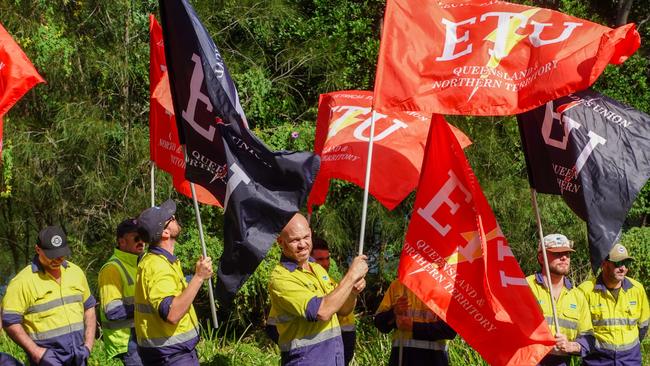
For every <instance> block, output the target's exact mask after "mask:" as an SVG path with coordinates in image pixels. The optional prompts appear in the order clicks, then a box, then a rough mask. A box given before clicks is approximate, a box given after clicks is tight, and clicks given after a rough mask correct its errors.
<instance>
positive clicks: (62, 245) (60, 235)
mask: <svg viewBox="0 0 650 366" xmlns="http://www.w3.org/2000/svg"><path fill="white" fill-rule="evenodd" d="M36 245H37V246H38V247H39V248H41V249H42V250H43V253H45V256H46V257H48V258H50V259H54V258H58V257H67V256H69V255H70V254H71V252H70V247H68V239H67V238H66V236H65V232H63V229H61V228H60V227H58V226H48V227H46V228H44V229H43V230H41V231H40V232H39V233H38V240H37V241H36Z"/></svg>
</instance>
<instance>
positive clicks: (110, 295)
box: [98, 265, 133, 320]
mask: <svg viewBox="0 0 650 366" xmlns="http://www.w3.org/2000/svg"><path fill="white" fill-rule="evenodd" d="M98 282H99V302H100V303H101V306H102V310H104V314H105V315H106V318H107V319H108V320H122V319H128V318H129V309H127V307H128V305H127V304H125V303H124V299H123V288H122V276H121V275H120V272H119V270H118V269H117V267H116V266H114V265H106V266H104V268H102V270H101V271H100V272H99V279H98ZM130 308H131V309H130V310H131V311H130V312H131V314H133V305H131V306H130Z"/></svg>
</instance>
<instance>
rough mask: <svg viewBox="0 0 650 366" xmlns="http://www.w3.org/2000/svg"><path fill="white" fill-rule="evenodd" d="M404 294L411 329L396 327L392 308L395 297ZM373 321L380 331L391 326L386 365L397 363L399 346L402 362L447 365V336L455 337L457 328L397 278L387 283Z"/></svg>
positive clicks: (411, 364) (417, 365)
mask: <svg viewBox="0 0 650 366" xmlns="http://www.w3.org/2000/svg"><path fill="white" fill-rule="evenodd" d="M403 296H406V298H407V299H408V304H409V307H408V309H407V313H406V315H407V316H409V317H411V318H412V319H413V329H412V330H411V331H407V330H402V329H397V322H396V317H395V313H394V312H393V308H394V307H395V304H396V303H397V300H398V299H399V298H400V297H403ZM374 322H375V326H376V327H377V329H379V331H380V332H382V333H388V332H390V331H392V330H393V329H394V331H393V347H392V349H391V353H390V360H389V361H388V364H389V365H397V364H398V362H399V358H400V356H399V353H400V347H401V348H402V350H401V352H402V365H404V366H419V365H423V366H424V365H435V366H440V365H449V358H448V355H447V347H448V342H449V341H448V340H449V339H453V338H454V337H456V332H455V331H454V330H453V329H452V328H451V327H450V326H449V325H447V323H445V322H444V321H442V320H441V319H440V318H438V316H437V315H436V314H435V313H433V312H432V311H431V309H429V308H428V307H427V306H426V305H425V304H424V303H423V302H422V301H421V300H420V299H419V298H418V297H417V296H416V295H415V294H414V293H413V292H412V291H410V290H409V289H408V288H406V286H404V285H403V284H402V283H401V282H399V280H394V281H393V282H392V283H391V284H390V287H389V288H388V291H386V294H385V295H384V298H383V300H382V301H381V303H380V304H379V308H377V312H376V313H375V319H374Z"/></svg>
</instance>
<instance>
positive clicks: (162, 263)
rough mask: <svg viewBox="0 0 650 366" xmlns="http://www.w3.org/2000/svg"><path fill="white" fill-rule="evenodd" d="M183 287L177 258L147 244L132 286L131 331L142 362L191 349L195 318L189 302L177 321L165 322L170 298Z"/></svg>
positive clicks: (196, 333)
mask: <svg viewBox="0 0 650 366" xmlns="http://www.w3.org/2000/svg"><path fill="white" fill-rule="evenodd" d="M186 288H187V282H186V281H185V277H184V276H183V270H182V269H181V264H180V261H179V260H178V258H177V257H176V256H174V255H171V254H170V253H168V252H167V251H165V250H163V249H161V248H158V247H150V248H149V252H148V253H147V254H145V255H144V257H142V259H141V260H140V262H139V263H138V274H137V280H136V286H135V332H136V335H137V341H138V347H139V353H140V357H141V358H142V359H143V361H145V362H146V363H156V362H158V360H160V359H164V358H165V357H167V356H170V355H175V354H179V353H188V352H192V351H193V350H194V347H195V346H196V343H198V340H199V322H198V319H197V317H196V313H195V312H194V306H193V305H191V306H190V309H189V311H188V312H187V313H186V314H185V315H184V316H183V317H182V318H181V320H180V321H179V322H178V324H176V325H174V324H172V323H169V322H167V321H166V320H165V319H166V316H167V314H168V313H169V308H170V306H171V301H172V300H173V298H174V297H176V296H178V295H180V294H181V293H182V292H183V291H184V290H185V289H186Z"/></svg>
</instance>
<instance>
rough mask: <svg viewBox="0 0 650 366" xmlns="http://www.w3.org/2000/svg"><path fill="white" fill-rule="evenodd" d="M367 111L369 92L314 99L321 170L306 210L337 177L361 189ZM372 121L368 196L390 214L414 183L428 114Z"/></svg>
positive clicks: (380, 117) (464, 138)
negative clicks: (316, 104)
mask: <svg viewBox="0 0 650 366" xmlns="http://www.w3.org/2000/svg"><path fill="white" fill-rule="evenodd" d="M371 108H372V92H370V91H358V90H349V91H339V92H333V93H328V94H322V95H321V96H320V101H319V104H318V122H317V125H316V139H315V142H314V150H315V152H316V153H317V154H318V155H319V156H320V157H321V167H320V171H319V172H318V176H317V177H316V182H314V186H313V187H312V190H311V193H310V195H309V199H308V200H307V207H308V209H309V211H310V212H311V209H312V206H313V205H321V204H323V203H325V199H326V197H327V191H328V189H329V182H330V179H333V178H337V179H343V180H346V181H348V182H352V183H354V184H356V185H358V186H359V187H362V188H363V186H364V182H365V176H366V164H367V156H368V137H369V136H370V116H371V114H370V111H371ZM375 118H376V119H375V139H374V144H373V149H374V151H373V158H372V172H371V181H370V194H372V195H373V196H374V197H375V198H376V199H377V200H378V201H379V202H381V203H382V204H383V205H384V206H385V207H386V208H388V209H389V210H392V209H393V208H395V206H397V205H398V204H399V203H400V202H402V200H403V199H404V198H405V197H406V196H407V195H408V194H409V193H411V192H412V191H413V190H414V189H415V187H416V186H417V184H418V178H419V177H420V167H421V166H422V155H423V154H424V144H425V142H426V136H427V131H428V130H429V124H430V122H431V116H430V115H424V114H422V113H417V112H408V113H407V112H396V113H391V114H389V115H388V116H386V115H382V114H378V115H376V117H375ZM440 118H441V119H442V116H440ZM452 129H453V130H454V133H455V134H456V137H457V138H458V139H459V141H461V144H462V145H463V147H465V146H468V145H469V144H471V141H470V140H469V138H467V136H465V134H463V133H462V132H461V131H460V130H458V129H456V128H455V127H453V126H452ZM328 134H329V135H330V137H328Z"/></svg>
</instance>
